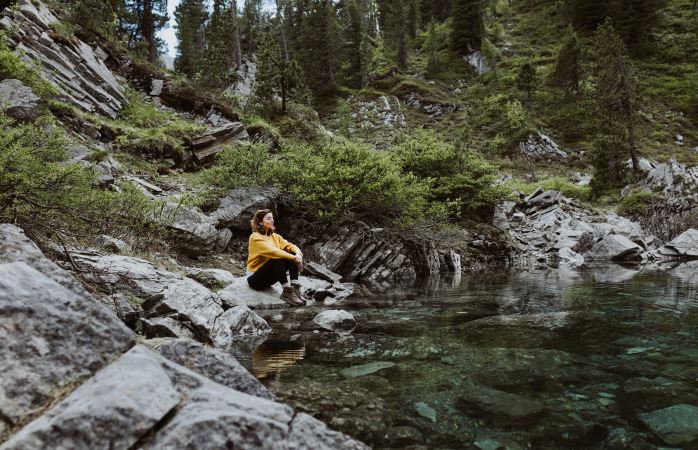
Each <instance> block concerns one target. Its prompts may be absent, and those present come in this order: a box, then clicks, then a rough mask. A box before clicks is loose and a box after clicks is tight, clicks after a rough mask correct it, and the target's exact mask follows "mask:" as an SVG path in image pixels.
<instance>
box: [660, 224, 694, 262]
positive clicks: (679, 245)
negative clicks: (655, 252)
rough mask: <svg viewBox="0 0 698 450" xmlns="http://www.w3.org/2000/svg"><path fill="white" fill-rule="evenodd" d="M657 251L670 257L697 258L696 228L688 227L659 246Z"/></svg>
mask: <svg viewBox="0 0 698 450" xmlns="http://www.w3.org/2000/svg"><path fill="white" fill-rule="evenodd" d="M659 253H660V254H661V255H664V256H668V257H671V258H685V259H695V258H698V230H696V229H695V228H689V229H688V230H686V231H684V232H683V233H681V234H680V235H678V236H677V237H676V238H674V239H673V240H672V241H671V242H669V243H667V244H665V245H664V246H663V247H661V248H660V249H659Z"/></svg>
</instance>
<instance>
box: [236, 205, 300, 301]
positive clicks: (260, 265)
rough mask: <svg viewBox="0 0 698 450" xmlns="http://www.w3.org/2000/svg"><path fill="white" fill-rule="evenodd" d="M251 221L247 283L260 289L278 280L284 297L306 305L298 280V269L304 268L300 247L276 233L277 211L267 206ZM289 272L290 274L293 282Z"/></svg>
mask: <svg viewBox="0 0 698 450" xmlns="http://www.w3.org/2000/svg"><path fill="white" fill-rule="evenodd" d="M250 225H251V226H252V234H251V235H250V244H249V255H248V257H247V275H248V277H247V283H248V284H249V285H250V287H251V288H252V289H256V290H259V289H265V288H267V287H269V286H271V285H273V284H275V283H277V282H279V283H281V286H282V288H283V291H282V293H281V299H282V300H283V301H285V302H286V303H289V304H291V305H293V306H297V305H304V304H305V302H304V301H303V299H302V297H301V285H300V283H299V281H298V271H299V270H300V269H302V268H303V253H301V250H300V249H299V248H298V247H297V246H295V245H293V244H291V243H290V242H288V241H286V240H285V239H284V238H283V237H281V235H279V234H276V233H274V230H275V228H274V215H273V214H272V213H271V211H270V210H268V209H260V210H259V211H257V212H256V213H255V214H254V217H252V220H250ZM286 272H288V273H289V275H290V278H291V282H290V283H289V281H288V278H287V277H286Z"/></svg>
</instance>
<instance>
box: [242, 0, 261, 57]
mask: <svg viewBox="0 0 698 450" xmlns="http://www.w3.org/2000/svg"><path fill="white" fill-rule="evenodd" d="M262 17H263V14H262V0H245V4H244V6H243V9H242V17H241V20H240V40H241V41H242V42H241V46H242V49H243V51H244V53H245V54H246V55H247V57H248V58H249V57H251V56H252V55H253V54H254V53H255V52H256V51H257V43H258V40H259V35H260V24H261V23H262Z"/></svg>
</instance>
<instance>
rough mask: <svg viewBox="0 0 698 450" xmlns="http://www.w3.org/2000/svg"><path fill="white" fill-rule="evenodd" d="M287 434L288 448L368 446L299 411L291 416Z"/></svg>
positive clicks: (356, 449) (330, 449)
mask: <svg viewBox="0 0 698 450" xmlns="http://www.w3.org/2000/svg"><path fill="white" fill-rule="evenodd" d="M290 429H291V431H290V432H289V435H288V444H287V445H288V446H287V448H288V449H289V450H304V449H311V448H312V449H322V450H334V449H337V450H369V449H370V447H368V446H367V445H365V444H363V443H362V442H359V441H357V440H354V439H352V438H350V437H349V436H347V435H346V434H343V433H339V432H337V431H334V430H330V429H329V428H327V426H326V425H325V424H324V423H322V422H320V421H319V420H317V419H316V418H314V417H312V416H310V415H308V414H305V413H302V412H299V413H296V415H295V416H294V417H293V421H291V424H290Z"/></svg>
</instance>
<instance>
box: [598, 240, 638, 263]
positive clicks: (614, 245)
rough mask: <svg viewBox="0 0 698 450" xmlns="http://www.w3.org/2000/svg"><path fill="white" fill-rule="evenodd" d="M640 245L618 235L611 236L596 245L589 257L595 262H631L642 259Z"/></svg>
mask: <svg viewBox="0 0 698 450" xmlns="http://www.w3.org/2000/svg"><path fill="white" fill-rule="evenodd" d="M641 252H642V249H641V248H640V246H639V245H637V244H636V243H634V242H633V241H631V240H630V239H628V238H626V237H625V236H621V235H617V234H609V235H608V236H606V237H605V238H603V239H602V240H601V241H600V242H597V243H596V244H594V246H593V247H592V248H591V250H589V253H587V256H589V257H590V258H591V259H594V260H604V259H608V260H612V261H630V260H638V259H640V253H641Z"/></svg>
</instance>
